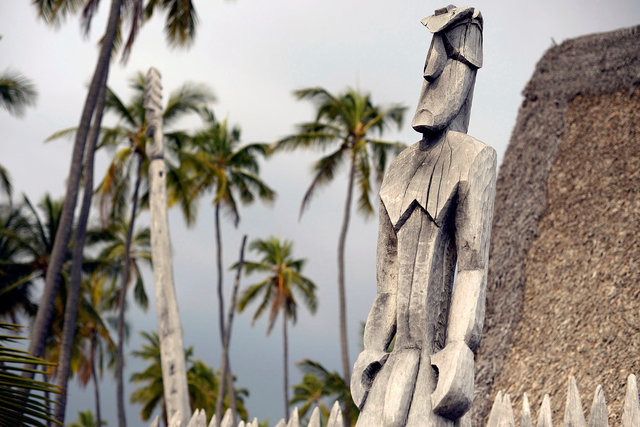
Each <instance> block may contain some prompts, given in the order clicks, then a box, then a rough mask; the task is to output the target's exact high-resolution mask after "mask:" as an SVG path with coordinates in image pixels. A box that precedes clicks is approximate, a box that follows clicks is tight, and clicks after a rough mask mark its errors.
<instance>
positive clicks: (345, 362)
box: [338, 151, 356, 425]
mask: <svg viewBox="0 0 640 427" xmlns="http://www.w3.org/2000/svg"><path fill="white" fill-rule="evenodd" d="M355 154H356V153H355V151H352V153H351V168H350V170H349V183H348V184H347V185H348V186H347V200H346V201H345V204H344V217H343V219H342V229H341V230H340V240H339V241H338V310H339V311H340V347H341V348H342V372H343V375H344V381H345V383H346V384H350V382H351V379H350V377H351V375H350V371H351V369H350V366H349V344H348V341H347V302H346V292H345V284H344V247H345V243H346V240H347V229H348V228H349V216H350V214H351V199H352V198H353V180H354V177H355V173H356V155H355ZM349 412H350V411H349V405H344V408H343V413H344V417H343V418H344V420H349V419H350V415H351V414H350V413H349ZM345 425H347V424H346V422H345Z"/></svg>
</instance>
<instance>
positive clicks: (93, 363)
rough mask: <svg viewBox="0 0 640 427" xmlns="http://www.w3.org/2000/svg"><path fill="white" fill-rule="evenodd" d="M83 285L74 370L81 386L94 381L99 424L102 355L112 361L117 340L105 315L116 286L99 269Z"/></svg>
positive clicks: (113, 299) (115, 298)
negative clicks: (112, 336) (79, 342)
mask: <svg viewBox="0 0 640 427" xmlns="http://www.w3.org/2000/svg"><path fill="white" fill-rule="evenodd" d="M82 288H83V289H82V293H83V298H82V300H81V301H82V306H83V307H82V308H83V309H82V310H80V311H79V313H78V327H77V331H76V334H77V336H78V337H81V344H80V346H79V347H80V349H79V351H80V357H79V358H78V363H77V366H75V369H74V371H76V372H77V375H78V382H79V383H80V386H81V387H86V386H87V384H88V383H89V381H90V380H91V381H92V382H93V392H94V398H95V405H96V422H95V424H94V425H102V423H103V420H102V411H101V408H100V388H99V378H100V377H102V373H103V370H104V365H105V359H107V358H108V360H109V365H113V364H114V362H115V358H116V344H115V342H114V341H113V339H112V338H111V332H110V330H109V328H108V327H107V325H106V322H105V320H106V319H105V317H104V315H105V314H106V313H107V312H109V311H111V310H112V309H113V308H114V307H115V303H116V301H117V296H116V294H117V292H116V288H115V286H114V285H113V284H110V283H109V277H108V276H107V275H105V274H103V273H102V271H100V270H97V271H96V272H94V273H92V274H91V275H90V276H89V277H88V278H87V279H86V280H84V281H83V283H82ZM72 372H73V371H72ZM86 412H89V411H86Z"/></svg>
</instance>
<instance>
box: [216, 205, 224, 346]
mask: <svg viewBox="0 0 640 427" xmlns="http://www.w3.org/2000/svg"><path fill="white" fill-rule="evenodd" d="M215 220H216V250H217V253H216V263H217V266H218V322H219V327H220V342H221V344H222V345H223V346H224V330H225V327H224V294H223V292H222V236H221V235H220V204H219V203H218V204H216V217H215Z"/></svg>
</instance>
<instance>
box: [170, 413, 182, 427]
mask: <svg viewBox="0 0 640 427" xmlns="http://www.w3.org/2000/svg"><path fill="white" fill-rule="evenodd" d="M183 426H184V422H183V417H182V413H180V411H178V412H175V413H174V414H173V417H171V418H169V427H183Z"/></svg>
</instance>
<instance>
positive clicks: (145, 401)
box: [131, 332, 249, 425]
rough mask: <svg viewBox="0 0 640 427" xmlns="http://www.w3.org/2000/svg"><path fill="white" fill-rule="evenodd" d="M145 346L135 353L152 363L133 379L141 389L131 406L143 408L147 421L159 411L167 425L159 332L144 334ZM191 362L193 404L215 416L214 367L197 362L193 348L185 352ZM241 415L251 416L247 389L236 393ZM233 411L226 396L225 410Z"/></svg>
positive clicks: (188, 369) (189, 379) (215, 382)
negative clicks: (246, 398) (247, 401)
mask: <svg viewBox="0 0 640 427" xmlns="http://www.w3.org/2000/svg"><path fill="white" fill-rule="evenodd" d="M140 335H141V336H142V337H143V339H144V341H145V343H144V344H143V345H142V349H141V350H136V351H134V352H133V356H134V357H138V358H140V359H142V360H144V361H146V362H147V363H148V365H147V367H146V368H145V369H144V370H143V371H141V372H136V373H134V374H132V375H131V381H133V382H134V383H135V384H136V385H137V386H138V388H137V389H136V390H135V391H134V392H133V393H132V394H131V402H132V403H139V404H141V405H142V409H141V412H140V416H141V418H142V420H144V421H147V420H149V419H150V418H151V415H152V414H153V412H154V411H155V410H156V409H160V410H161V415H162V419H163V420H164V423H165V425H168V423H167V413H166V407H165V405H164V386H163V381H162V366H161V361H160V339H159V337H158V334H157V333H156V332H151V333H149V332H141V333H140ZM185 359H186V362H187V366H188V368H187V384H188V387H189V401H190V404H191V407H192V408H199V409H204V410H205V412H206V413H207V416H208V417H209V418H210V417H211V416H213V414H214V411H215V407H216V398H217V395H218V385H219V381H220V379H219V375H218V373H216V372H215V371H214V370H213V369H212V368H211V367H209V366H208V365H207V364H205V363H204V362H203V361H201V360H199V359H194V358H193V347H190V348H189V349H187V350H186V351H185ZM234 393H235V397H236V403H237V405H238V414H239V415H240V417H241V418H242V419H247V417H248V414H247V410H246V407H245V405H244V398H245V397H247V396H249V392H248V391H247V390H246V389H235V390H234ZM228 407H229V396H228V394H227V393H225V399H224V409H225V410H226V408H228Z"/></svg>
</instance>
